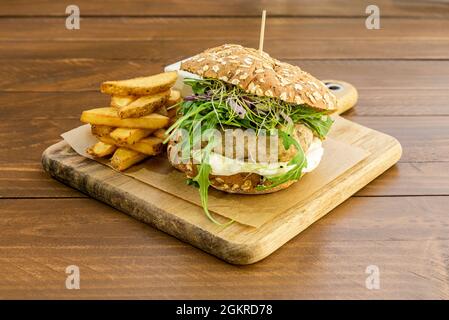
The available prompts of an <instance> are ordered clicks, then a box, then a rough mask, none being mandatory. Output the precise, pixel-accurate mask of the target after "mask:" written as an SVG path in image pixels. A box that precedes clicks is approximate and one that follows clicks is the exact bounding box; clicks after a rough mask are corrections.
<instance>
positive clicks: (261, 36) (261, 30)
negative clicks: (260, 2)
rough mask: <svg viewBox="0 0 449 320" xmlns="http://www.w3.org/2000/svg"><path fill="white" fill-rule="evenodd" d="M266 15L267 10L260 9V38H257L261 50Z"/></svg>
mask: <svg viewBox="0 0 449 320" xmlns="http://www.w3.org/2000/svg"><path fill="white" fill-rule="evenodd" d="M266 16H267V10H263V11H262V23H261V24H260V38H259V51H260V52H262V51H263V40H264V38H265V18H266Z"/></svg>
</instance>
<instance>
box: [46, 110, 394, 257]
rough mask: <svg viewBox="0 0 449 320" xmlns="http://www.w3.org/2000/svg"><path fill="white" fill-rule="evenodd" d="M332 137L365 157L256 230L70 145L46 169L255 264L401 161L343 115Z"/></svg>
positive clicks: (54, 152)
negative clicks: (214, 219)
mask: <svg viewBox="0 0 449 320" xmlns="http://www.w3.org/2000/svg"><path fill="white" fill-rule="evenodd" d="M329 136H330V138H332V139H334V140H336V141H337V142H343V143H345V144H349V145H352V146H355V147H358V148H361V149H362V150H364V151H365V152H366V153H367V155H366V158H363V159H362V160H361V161H360V162H358V163H357V164H355V165H353V166H351V167H350V168H349V169H348V170H346V171H345V172H343V173H342V174H340V175H338V176H337V177H336V178H334V179H332V180H331V181H330V182H328V183H326V184H324V185H322V186H320V188H319V189H318V190H317V191H315V192H313V194H311V195H310V196H308V197H307V198H306V199H303V201H301V202H299V203H296V204H294V205H293V204H292V207H291V208H289V209H287V208H285V209H283V211H281V212H279V213H278V214H277V215H276V216H274V217H273V218H271V219H270V220H269V223H264V224H262V225H260V226H258V227H257V228H253V227H249V226H246V225H244V224H240V223H238V222H234V223H233V224H232V225H230V226H228V227H226V228H221V227H219V226H217V225H214V224H212V223H211V222H210V221H209V220H208V219H207V217H206V216H205V215H204V214H203V212H202V208H201V207H200V206H198V205H194V204H192V203H191V202H188V201H186V200H183V199H182V197H181V195H180V194H171V193H166V192H163V191H161V190H159V189H157V188H155V187H153V186H149V185H145V184H144V183H142V182H140V181H138V180H135V179H133V178H132V177H129V176H125V175H122V174H120V173H117V172H114V171H112V170H110V168H108V167H106V166H104V165H102V164H99V163H97V162H94V161H89V160H88V159H85V158H83V157H81V156H79V155H78V154H77V153H75V151H73V150H72V149H71V148H70V146H69V145H68V144H67V143H66V142H65V141H62V142H60V143H58V144H55V145H53V146H51V147H49V148H48V149H46V150H45V152H44V153H43V154H42V165H43V167H44V169H45V170H46V171H47V172H49V173H50V174H51V175H52V176H53V177H54V178H56V179H58V180H60V181H62V182H64V183H66V184H68V185H70V186H72V187H74V188H76V189H78V190H80V191H82V192H84V193H87V194H88V195H90V196H92V197H93V198H96V199H98V200H100V201H103V202H106V203H108V204H109V205H111V206H113V207H115V208H117V209H119V210H121V211H123V212H124V213H126V214H129V215H131V216H132V217H134V218H136V219H138V220H141V221H143V222H145V223H148V224H150V225H152V226H154V227H156V228H158V229H160V230H162V231H164V232H167V233H169V234H170V235H173V236H175V237H177V238H178V239H181V240H183V241H186V242H188V243H190V244H192V245H194V246H196V247H198V248H200V249H202V250H204V251H206V252H208V253H210V254H213V255H215V256H217V257H219V258H220V259H223V260H225V261H227V262H230V263H233V264H251V263H255V262H257V261H260V260H261V259H263V258H265V257H267V256H268V255H270V254H271V253H272V252H274V251H275V250H277V249H278V248H280V247H281V246H282V245H283V244H284V243H285V242H287V241H288V240H290V239H291V238H292V237H294V236H296V235H297V234H299V233H300V232H302V231H303V230H305V229H306V228H307V227H308V226H310V225H311V224H312V223H314V222H315V221H316V220H318V219H319V218H321V217H323V216H324V215H325V214H327V213H328V212H329V211H330V210H332V209H333V208H335V207H336V206H337V205H338V204H340V203H341V202H343V201H345V200H346V199H347V198H349V197H350V196H351V195H353V194H354V193H355V192H357V191H358V190H360V189H361V188H362V187H363V186H365V185H366V184H368V183H369V182H370V181H372V180H373V179H374V178H376V177H377V176H379V175H380V174H381V173H383V172H384V171H385V170H387V169H388V168H389V167H391V166H392V165H394V164H395V163H396V162H397V161H398V160H399V158H400V157H401V153H402V149H401V145H400V144H399V143H398V141H397V140H396V139H394V138H393V137H391V136H388V135H385V134H382V133H380V132H376V131H374V130H371V129H368V128H366V127H363V126H360V125H357V124H355V123H353V122H351V121H348V120H345V119H343V118H340V117H338V116H336V118H335V124H334V127H333V129H332V131H331V132H330V134H329ZM286 192H288V190H287V191H286ZM184 196H185V195H184ZM286 199H288V198H286ZM228 201H229V200H228ZM247 204H249V203H248V202H247ZM211 207H212V205H211ZM220 221H221V220H220ZM239 221H240V220H239Z"/></svg>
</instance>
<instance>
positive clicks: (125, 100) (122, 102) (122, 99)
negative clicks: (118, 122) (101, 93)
mask: <svg viewBox="0 0 449 320" xmlns="http://www.w3.org/2000/svg"><path fill="white" fill-rule="evenodd" d="M137 98H138V97H136V96H112V97H111V107H114V108H123V107H126V106H127V105H128V104H130V103H131V102H133V101H135V100H137Z"/></svg>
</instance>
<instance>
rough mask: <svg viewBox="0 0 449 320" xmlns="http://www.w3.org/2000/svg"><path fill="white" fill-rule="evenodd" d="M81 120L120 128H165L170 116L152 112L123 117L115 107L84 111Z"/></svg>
mask: <svg viewBox="0 0 449 320" xmlns="http://www.w3.org/2000/svg"><path fill="white" fill-rule="evenodd" d="M80 120H81V122H84V123H90V124H99V125H105V126H111V127H119V128H140V129H159V128H164V127H165V126H166V125H167V124H168V122H169V118H168V117H165V116H161V115H160V114H157V113H152V114H150V115H147V116H145V117H140V118H128V119H121V118H120V117H119V116H118V115H117V109H115V108H110V107H108V108H97V109H91V110H86V111H83V113H82V114H81V119H80Z"/></svg>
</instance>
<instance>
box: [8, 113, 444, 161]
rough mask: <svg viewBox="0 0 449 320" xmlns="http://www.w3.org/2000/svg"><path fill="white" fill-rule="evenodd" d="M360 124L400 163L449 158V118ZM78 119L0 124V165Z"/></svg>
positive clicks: (35, 151)
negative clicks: (385, 138) (393, 142)
mask: <svg viewBox="0 0 449 320" xmlns="http://www.w3.org/2000/svg"><path fill="white" fill-rule="evenodd" d="M347 118H348V119H349V120H352V121H354V122H358V123H361V124H363V125H366V126H368V127H371V128H373V129H375V130H379V131H381V132H386V133H388V134H390V135H393V136H395V137H397V139H398V140H399V141H400V142H401V144H402V146H403V149H404V152H403V155H402V158H401V162H423V161H424V162H435V161H438V162H441V161H443V162H447V161H449V117H435V116H429V117H388V116H373V117H365V116H360V117H359V116H348V117H347ZM80 124H81V123H80V122H79V120H78V118H77V117H76V118H68V119H67V118H64V119H57V118H56V119H52V118H50V119H48V118H47V119H46V118H43V119H33V120H32V121H30V122H29V123H27V124H26V125H24V121H23V120H8V121H7V122H3V123H0V138H3V137H8V138H7V139H6V138H4V139H0V148H1V149H2V150H3V151H4V152H2V153H0V164H5V163H7V164H12V163H15V164H30V163H36V161H38V160H39V159H40V155H41V154H42V152H43V151H44V150H45V148H46V147H48V146H49V145H51V144H54V143H56V142H58V141H59V140H60V139H61V138H60V134H62V133H64V132H66V131H68V130H70V129H72V128H74V127H77V126H79V125H80Z"/></svg>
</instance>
